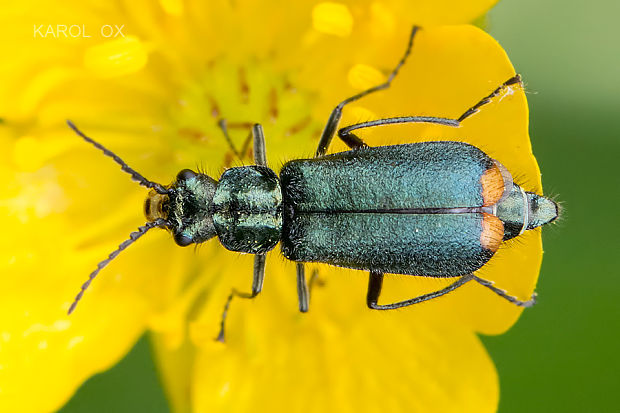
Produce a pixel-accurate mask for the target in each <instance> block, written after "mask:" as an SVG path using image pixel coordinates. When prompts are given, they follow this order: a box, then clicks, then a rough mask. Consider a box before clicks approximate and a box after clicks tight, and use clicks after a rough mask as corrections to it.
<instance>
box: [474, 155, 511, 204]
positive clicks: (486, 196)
mask: <svg viewBox="0 0 620 413" xmlns="http://www.w3.org/2000/svg"><path fill="white" fill-rule="evenodd" d="M480 184H481V185H482V199H483V200H484V203H483V204H482V205H483V206H491V205H495V204H496V203H497V201H499V200H500V198H501V197H502V195H503V194H504V190H505V188H506V187H505V185H504V178H503V177H502V172H501V171H500V169H499V168H498V167H497V165H493V166H492V167H491V168H490V169H487V170H486V171H485V172H484V173H483V174H482V176H481V177H480Z"/></svg>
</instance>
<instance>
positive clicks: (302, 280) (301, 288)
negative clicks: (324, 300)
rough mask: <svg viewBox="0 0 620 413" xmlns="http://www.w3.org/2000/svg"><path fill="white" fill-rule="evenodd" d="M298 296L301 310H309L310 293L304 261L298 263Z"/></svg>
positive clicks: (304, 311) (303, 311)
mask: <svg viewBox="0 0 620 413" xmlns="http://www.w3.org/2000/svg"><path fill="white" fill-rule="evenodd" d="M297 297H298V298H299V311H301V312H302V313H306V312H308V307H309V304H310V294H309V292H308V285H307V284H306V270H305V268H304V264H303V263H302V262H298V263H297Z"/></svg>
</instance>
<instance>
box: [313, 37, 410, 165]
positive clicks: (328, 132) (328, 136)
mask: <svg viewBox="0 0 620 413" xmlns="http://www.w3.org/2000/svg"><path fill="white" fill-rule="evenodd" d="M418 30H419V27H418V26H413V29H411V35H410V36H409V43H408V44H407V49H406V50H405V54H404V55H403V57H402V58H401V59H400V61H399V62H398V64H397V65H396V67H395V68H394V70H392V73H390V76H389V77H388V79H387V81H386V82H385V83H382V84H380V85H377V86H375V87H371V88H370V89H366V90H364V91H362V92H360V93H358V94H356V95H353V96H351V97H350V98H348V99H345V100H343V101H342V102H340V103H339V104H338V106H336V107H335V108H334V110H333V111H332V113H331V114H330V115H329V119H328V120H327V123H326V124H325V129H324V130H323V133H322V134H321V139H320V140H319V145H318V147H317V149H316V155H315V156H321V155H325V152H327V148H328V147H329V144H330V143H331V141H332V139H333V138H334V135H335V134H336V128H338V123H339V122H340V119H341V118H342V108H343V107H344V106H345V105H347V104H349V103H351V102H355V101H356V100H358V99H361V98H363V97H364V96H366V95H369V94H371V93H374V92H377V91H379V90H383V89H387V88H389V87H390V84H391V83H392V80H394V78H395V77H396V75H397V74H398V71H399V70H400V68H401V67H402V65H404V64H405V61H406V60H407V57H409V54H410V53H411V49H412V47H413V38H414V37H415V34H416V32H417V31H418ZM345 142H346V141H345Z"/></svg>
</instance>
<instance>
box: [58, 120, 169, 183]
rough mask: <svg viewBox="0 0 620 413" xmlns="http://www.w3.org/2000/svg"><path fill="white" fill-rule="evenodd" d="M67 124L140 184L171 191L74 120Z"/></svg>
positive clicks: (68, 121)
mask: <svg viewBox="0 0 620 413" xmlns="http://www.w3.org/2000/svg"><path fill="white" fill-rule="evenodd" d="M67 125H69V127H70V128H71V129H73V131H74V132H75V133H77V134H78V135H79V136H81V137H82V138H83V139H84V140H85V141H86V142H88V143H91V144H92V145H93V146H94V147H95V148H97V149H99V150H101V151H102V152H103V154H104V155H107V156H109V157H110V158H112V159H113V160H114V162H116V163H117V164H119V165H120V166H121V169H122V170H123V171H124V172H127V173H128V174H129V175H131V179H133V180H134V181H136V182H138V183H139V184H140V185H142V186H145V187H147V188H151V189H154V190H155V191H157V193H159V194H162V195H166V194H169V193H170V191H168V190H167V189H166V188H164V186H163V185H161V184H158V183H157V182H152V181H149V180H148V179H146V178H145V177H143V176H142V175H140V174H139V173H138V172H136V171H135V170H133V169H132V168H130V167H129V165H127V164H126V163H125V161H123V160H122V159H121V158H120V157H119V156H118V155H116V154H115V153H114V152H112V151H110V150H109V149H107V148H106V147H105V146H103V145H102V144H100V143H99V142H96V141H94V140H93V139H91V138H89V137H88V136H86V135H84V133H83V132H82V131H81V130H79V129H78V128H77V126H75V125H74V124H73V122H71V121H70V120H67Z"/></svg>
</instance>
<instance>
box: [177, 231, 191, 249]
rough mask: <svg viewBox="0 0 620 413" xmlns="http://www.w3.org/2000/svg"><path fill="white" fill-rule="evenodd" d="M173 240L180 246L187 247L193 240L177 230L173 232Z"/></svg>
mask: <svg viewBox="0 0 620 413" xmlns="http://www.w3.org/2000/svg"><path fill="white" fill-rule="evenodd" d="M174 242H176V243H177V245H178V246H180V247H187V246H188V245H189V244H191V243H192V242H193V240H192V239H191V238H190V237H188V236H187V235H185V234H183V233H182V232H177V233H176V234H174Z"/></svg>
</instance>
